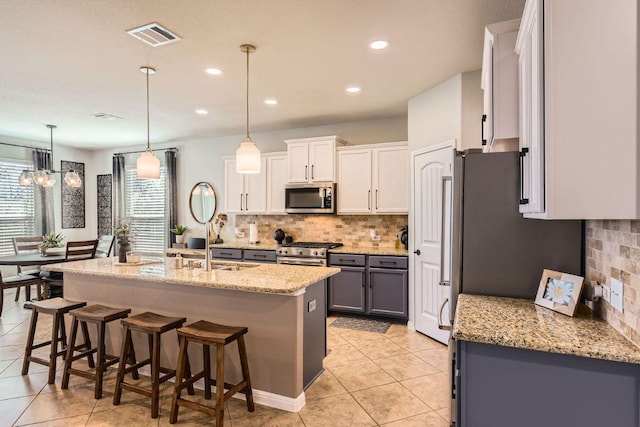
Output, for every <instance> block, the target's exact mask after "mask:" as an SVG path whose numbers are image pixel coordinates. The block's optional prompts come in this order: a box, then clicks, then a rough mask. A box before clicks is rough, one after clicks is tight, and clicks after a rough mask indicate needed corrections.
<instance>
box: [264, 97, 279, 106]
mask: <svg viewBox="0 0 640 427" xmlns="http://www.w3.org/2000/svg"><path fill="white" fill-rule="evenodd" d="M263 102H264V104H265V105H271V106H273V105H278V100H277V99H275V98H265V99H264V101H263Z"/></svg>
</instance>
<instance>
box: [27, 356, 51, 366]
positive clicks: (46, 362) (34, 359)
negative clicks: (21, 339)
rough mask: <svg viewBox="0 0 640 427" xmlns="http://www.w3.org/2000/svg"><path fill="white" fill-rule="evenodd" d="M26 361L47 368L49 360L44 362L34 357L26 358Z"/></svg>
mask: <svg viewBox="0 0 640 427" xmlns="http://www.w3.org/2000/svg"><path fill="white" fill-rule="evenodd" d="M27 360H28V361H29V362H33V363H38V364H40V365H44V366H49V360H44V359H41V358H39V357H36V356H29V357H27Z"/></svg>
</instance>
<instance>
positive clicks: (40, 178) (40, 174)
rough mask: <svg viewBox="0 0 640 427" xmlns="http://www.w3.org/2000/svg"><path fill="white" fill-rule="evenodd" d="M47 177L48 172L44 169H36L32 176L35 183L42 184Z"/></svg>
mask: <svg viewBox="0 0 640 427" xmlns="http://www.w3.org/2000/svg"><path fill="white" fill-rule="evenodd" d="M47 179H49V174H48V173H47V171H46V170H44V169H38V170H37V171H36V174H35V175H34V176H33V182H35V183H36V184H37V185H44V184H45V183H46V182H47Z"/></svg>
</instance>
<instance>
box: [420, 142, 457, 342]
mask: <svg viewBox="0 0 640 427" xmlns="http://www.w3.org/2000/svg"><path fill="white" fill-rule="evenodd" d="M454 154H455V141H451V142H447V143H445V144H440V145H438V146H434V147H429V148H428V149H426V150H421V151H419V152H414V153H412V154H411V162H412V165H411V166H412V168H411V170H412V183H411V188H412V194H411V199H412V201H411V202H412V211H411V216H412V221H411V223H412V231H411V241H412V242H413V244H412V245H411V248H410V249H411V250H412V251H413V254H412V257H413V260H412V261H413V272H412V275H413V277H412V278H413V286H414V290H415V291H414V292H415V294H414V295H415V298H414V308H415V328H416V330H417V331H419V332H422V333H423V334H425V335H428V336H430V337H431V338H433V339H436V340H438V341H440V342H442V343H445V344H446V343H447V342H448V340H449V335H450V331H449V330H446V329H440V328H439V325H441V324H442V325H445V326H450V325H449V312H448V309H449V307H450V304H448V302H449V301H450V300H451V285H450V275H451V219H452V211H451V207H452V204H451V201H452V188H453V158H454Z"/></svg>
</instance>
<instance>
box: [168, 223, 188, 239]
mask: <svg viewBox="0 0 640 427" xmlns="http://www.w3.org/2000/svg"><path fill="white" fill-rule="evenodd" d="M187 230H189V228H188V227H187V226H186V225H180V224H178V225H176V226H174V227H173V228H172V229H171V232H172V233H173V234H175V235H176V236H182V235H183V234H184V233H186V232H187Z"/></svg>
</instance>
